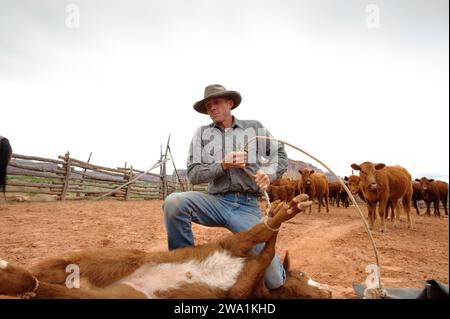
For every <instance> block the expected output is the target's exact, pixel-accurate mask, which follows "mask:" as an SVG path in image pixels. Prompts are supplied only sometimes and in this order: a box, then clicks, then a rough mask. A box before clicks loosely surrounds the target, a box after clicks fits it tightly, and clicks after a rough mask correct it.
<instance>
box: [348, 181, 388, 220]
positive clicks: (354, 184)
mask: <svg viewBox="0 0 450 319" xmlns="http://www.w3.org/2000/svg"><path fill="white" fill-rule="evenodd" d="M344 180H345V181H348V185H347V186H348V188H349V189H350V192H351V193H352V195H353V196H356V194H358V196H359V198H361V199H362V200H363V201H364V202H365V201H366V199H365V198H364V194H363V192H362V190H361V187H360V178H359V176H356V175H350V176H349V177H347V176H345V177H344ZM389 208H390V209H391V220H394V216H395V215H394V209H393V206H392V203H391V201H389V202H388V204H387V205H386V216H388V211H389ZM373 218H374V220H376V219H377V214H374V215H373Z"/></svg>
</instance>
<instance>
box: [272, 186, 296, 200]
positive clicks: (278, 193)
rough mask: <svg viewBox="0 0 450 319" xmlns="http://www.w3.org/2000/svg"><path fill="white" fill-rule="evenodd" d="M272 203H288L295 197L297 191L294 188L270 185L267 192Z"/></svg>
mask: <svg viewBox="0 0 450 319" xmlns="http://www.w3.org/2000/svg"><path fill="white" fill-rule="evenodd" d="M267 195H269V200H270V202H274V201H277V200H280V201H283V202H288V201H290V200H292V198H294V196H295V189H294V187H292V186H273V185H270V186H269V189H268V190H267Z"/></svg>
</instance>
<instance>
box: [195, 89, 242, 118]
mask: <svg viewBox="0 0 450 319" xmlns="http://www.w3.org/2000/svg"><path fill="white" fill-rule="evenodd" d="M219 97H228V98H230V99H232V100H233V101H234V104H233V107H232V108H231V109H235V108H237V107H238V105H239V104H241V101H242V97H241V94H239V92H236V91H223V92H217V93H213V94H211V95H209V96H208V97H206V98H204V99H203V100H201V101H198V102H195V104H194V110H196V111H197V112H199V113H202V114H208V112H206V107H205V104H206V102H207V101H209V100H211V99H215V98H219Z"/></svg>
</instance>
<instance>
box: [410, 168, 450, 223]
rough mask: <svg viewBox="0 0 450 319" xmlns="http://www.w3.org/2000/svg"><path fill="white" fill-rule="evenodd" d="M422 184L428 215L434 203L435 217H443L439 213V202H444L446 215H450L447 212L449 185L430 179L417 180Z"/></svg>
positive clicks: (421, 189)
mask: <svg viewBox="0 0 450 319" xmlns="http://www.w3.org/2000/svg"><path fill="white" fill-rule="evenodd" d="M416 181H417V182H419V183H420V193H421V194H422V197H423V199H424V201H425V203H426V204H427V211H426V214H427V215H430V205H431V202H433V205H434V215H435V216H441V213H440V211H439V202H440V201H442V204H443V205H444V211H445V215H448V210H447V196H448V184H447V183H446V182H443V181H439V180H436V181H435V180H434V179H428V178H426V177H422V178H421V179H418V178H417V179H416Z"/></svg>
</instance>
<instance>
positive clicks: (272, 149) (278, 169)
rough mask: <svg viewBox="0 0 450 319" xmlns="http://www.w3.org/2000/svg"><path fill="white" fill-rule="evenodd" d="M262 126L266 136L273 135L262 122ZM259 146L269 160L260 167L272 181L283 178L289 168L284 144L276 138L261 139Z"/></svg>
mask: <svg viewBox="0 0 450 319" xmlns="http://www.w3.org/2000/svg"><path fill="white" fill-rule="evenodd" d="M260 124H261V123H260ZM261 128H262V132H263V135H264V136H267V137H273V136H272V134H270V132H269V130H267V128H265V127H264V126H263V125H262V124H261ZM258 146H259V147H258V148H261V149H262V150H263V154H261V155H262V156H264V157H266V158H268V162H267V163H264V164H263V165H262V166H260V169H261V170H262V171H263V172H264V173H266V174H267V176H268V177H269V179H270V182H271V183H272V182H274V181H276V180H277V179H279V178H281V176H283V174H284V173H285V172H286V171H287V168H288V158H287V154H286V151H285V149H284V144H283V143H280V142H278V141H274V140H261V141H260V142H259V143H258Z"/></svg>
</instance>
